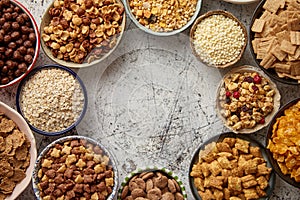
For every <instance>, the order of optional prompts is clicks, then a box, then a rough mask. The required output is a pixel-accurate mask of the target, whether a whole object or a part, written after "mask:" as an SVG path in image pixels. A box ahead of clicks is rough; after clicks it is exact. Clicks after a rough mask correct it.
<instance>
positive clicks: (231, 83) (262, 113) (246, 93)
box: [216, 65, 281, 134]
mask: <svg viewBox="0 0 300 200" xmlns="http://www.w3.org/2000/svg"><path fill="white" fill-rule="evenodd" d="M216 96H217V97H216V99H217V100H216V109H217V113H218V115H219V117H220V118H221V119H222V121H223V122H224V125H225V126H226V127H227V128H229V129H230V130H231V131H233V132H236V133H245V134H247V133H253V132H255V131H258V130H260V129H262V128H264V127H266V126H267V125H268V124H269V122H270V121H271V119H272V117H273V116H274V115H275V113H276V112H277V111H278V109H279V107H280V98H281V96H280V93H279V90H278V89H277V87H276V85H275V83H273V82H272V81H271V80H270V79H269V78H268V76H267V75H266V74H265V73H264V72H263V71H262V70H259V69H258V68H255V67H253V66H248V65H245V66H240V67H237V68H234V69H232V70H231V71H229V72H228V73H227V74H225V75H224V77H223V79H222V80H221V82H220V84H219V87H218V90H217V95H216Z"/></svg>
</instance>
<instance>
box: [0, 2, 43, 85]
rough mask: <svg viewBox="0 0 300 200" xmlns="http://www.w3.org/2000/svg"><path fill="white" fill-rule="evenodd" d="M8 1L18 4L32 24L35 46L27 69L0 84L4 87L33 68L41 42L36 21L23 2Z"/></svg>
mask: <svg viewBox="0 0 300 200" xmlns="http://www.w3.org/2000/svg"><path fill="white" fill-rule="evenodd" d="M10 1H11V2H12V3H13V4H16V5H17V6H19V7H20V8H21V9H22V10H23V11H24V12H25V13H26V14H27V15H28V16H29V18H30V21H31V24H32V26H33V29H34V33H35V36H36V44H35V48H34V50H35V51H34V56H33V59H32V63H31V64H30V65H29V67H28V69H27V71H26V72H25V73H24V74H22V75H21V76H20V77H18V78H15V79H14V80H12V81H10V82H9V83H7V84H5V85H2V84H0V88H5V87H8V86H11V85H13V84H15V83H18V82H19V81H21V80H22V79H23V78H24V77H25V76H26V75H27V74H28V73H29V72H30V71H31V70H32V69H33V67H34V66H35V63H36V61H37V58H38V56H39V52H40V44H41V39H40V33H39V28H38V26H37V23H36V21H35V19H34V17H33V16H32V14H31V13H30V11H29V10H28V9H27V8H26V7H25V6H24V5H23V4H21V3H20V2H18V1H17V0H10Z"/></svg>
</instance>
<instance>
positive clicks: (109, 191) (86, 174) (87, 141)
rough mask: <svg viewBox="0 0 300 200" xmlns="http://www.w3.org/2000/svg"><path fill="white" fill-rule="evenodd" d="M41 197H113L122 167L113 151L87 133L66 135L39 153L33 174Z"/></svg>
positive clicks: (107, 199)
mask: <svg viewBox="0 0 300 200" xmlns="http://www.w3.org/2000/svg"><path fill="white" fill-rule="evenodd" d="M32 185H33V190H34V193H35V196H36V198H37V199H75V198H76V199H77V198H78V199H81V198H84V199H105V200H113V199H114V197H115V195H116V193H117V188H118V171H117V168H116V162H115V159H114V156H113V155H112V153H111V152H110V151H109V150H108V149H107V148H106V147H105V146H103V145H102V144H101V143H100V142H98V141H96V140H94V139H92V138H88V137H85V136H66V137H63V138H60V139H57V140H55V141H54V142H52V143H50V144H49V145H48V146H47V147H46V148H45V149H44V150H43V151H42V152H41V153H40V155H39V156H38V158H37V161H36V163H35V168H34V171H33V174H32Z"/></svg>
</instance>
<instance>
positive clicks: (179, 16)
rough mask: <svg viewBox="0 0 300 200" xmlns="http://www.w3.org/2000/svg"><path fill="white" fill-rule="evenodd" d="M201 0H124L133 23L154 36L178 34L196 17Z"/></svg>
mask: <svg viewBox="0 0 300 200" xmlns="http://www.w3.org/2000/svg"><path fill="white" fill-rule="evenodd" d="M201 6H202V0H191V1H189V0H180V1H177V0H170V1H158V0H150V1H146V2H142V1H137V0H126V1H125V9H126V13H127V14H128V16H129V17H130V19H131V20H132V21H133V22H134V24H135V25H136V26H137V27H138V28H139V29H141V30H143V31H145V32H146V33H149V34H152V35H156V36H170V35H175V34H178V33H180V32H182V31H184V30H185V29H187V28H188V27H189V26H191V25H192V23H193V22H194V21H195V19H196V18H197V16H198V14H199V12H200V10H201Z"/></svg>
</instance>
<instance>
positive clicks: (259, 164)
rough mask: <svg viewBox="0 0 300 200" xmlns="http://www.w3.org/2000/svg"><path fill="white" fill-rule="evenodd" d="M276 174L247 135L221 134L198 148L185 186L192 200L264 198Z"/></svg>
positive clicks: (262, 153) (271, 186) (269, 192)
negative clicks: (188, 185)
mask: <svg viewBox="0 0 300 200" xmlns="http://www.w3.org/2000/svg"><path fill="white" fill-rule="evenodd" d="M275 180H276V175H275V172H274V170H273V169H272V165H271V163H270V160H269V159H268V157H267V155H266V152H265V148H264V146H263V145H262V144H261V143H260V142H258V141H257V140H255V139H254V138H252V137H251V136H250V135H245V134H236V133H233V132H225V133H221V134H217V135H215V136H213V137H212V138H210V139H208V140H207V141H205V142H204V143H203V144H201V145H199V147H198V148H197V149H196V151H195V153H194V155H193V158H192V160H191V164H190V168H189V183H190V187H191V190H192V194H193V196H194V198H195V199H198V200H200V199H231V198H232V199H234V198H233V197H235V198H238V199H260V200H262V199H264V200H267V199H269V198H270V196H271V195H272V191H273V189H274V186H275Z"/></svg>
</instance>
